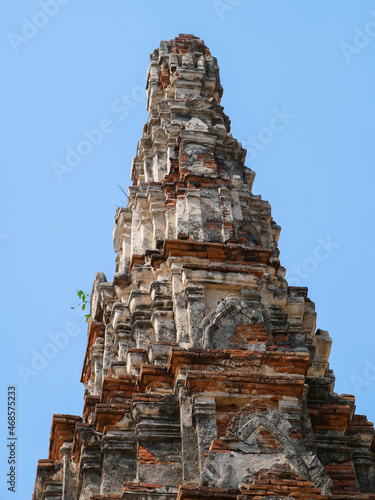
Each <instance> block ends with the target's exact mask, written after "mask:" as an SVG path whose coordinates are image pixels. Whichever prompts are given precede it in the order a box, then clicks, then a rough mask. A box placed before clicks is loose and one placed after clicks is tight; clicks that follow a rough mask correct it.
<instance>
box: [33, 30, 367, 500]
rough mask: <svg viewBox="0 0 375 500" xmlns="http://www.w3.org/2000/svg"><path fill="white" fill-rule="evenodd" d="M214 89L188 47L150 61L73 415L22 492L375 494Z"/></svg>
mask: <svg viewBox="0 0 375 500" xmlns="http://www.w3.org/2000/svg"><path fill="white" fill-rule="evenodd" d="M222 93H223V89H222V87H221V85H220V79H219V68H218V65H217V61H216V59H215V58H214V57H212V56H211V54H210V52H209V50H208V48H207V47H206V46H205V44H204V43H203V41H202V40H201V39H199V38H196V37H194V36H192V35H180V36H179V37H177V38H175V39H174V40H171V41H169V42H161V44H160V48H159V49H157V50H155V51H154V52H153V53H152V54H151V63H150V69H149V72H148V79H147V96H148V101H147V108H148V111H149V118H148V121H147V123H146V124H145V126H144V128H143V132H142V137H141V139H140V140H139V142H138V147H137V154H136V156H135V158H134V159H133V163H132V170H131V178H132V181H133V185H132V186H131V187H130V188H129V203H128V206H127V207H126V208H118V209H117V211H116V218H115V228H114V235H113V241H114V248H115V252H116V254H117V257H116V272H115V275H114V278H113V281H112V282H108V281H107V279H106V277H105V276H104V274H103V273H98V274H97V276H96V278H95V281H94V285H93V289H92V293H91V318H90V320H89V326H88V337H87V350H86V355H85V358H84V364H83V370H82V378H81V381H82V382H83V384H84V385H85V398H84V407H83V415H82V417H78V416H71V415H54V417H53V420H52V430H51V437H50V448H49V457H48V459H47V460H40V461H39V462H38V469H37V477H36V483H35V490H34V495H33V499H34V500H52V499H53V500H90V499H91V500H109V499H112V500H113V499H121V500H143V499H148V500H149V499H150V500H151V499H155V500H169V499H170V500H175V499H178V500H182V499H184V500H201V499H210V498H214V499H216V500H224V499H225V500H255V499H265V498H267V499H270V500H271V499H274V500H277V499H279V500H280V499H282V498H285V497H287V498H289V499H305V500H329V499H332V500H333V499H337V500H338V499H340V500H349V499H353V500H354V499H360V500H374V499H375V494H374V492H375V462H374V449H375V445H374V428H373V425H372V423H371V422H368V421H367V419H366V417H364V416H361V415H356V413H355V404H354V398H353V396H350V395H341V396H339V395H338V394H336V393H335V392H334V382H335V378H334V375H333V372H332V370H330V368H329V363H328V357H329V353H330V349H331V338H330V336H329V335H328V333H327V332H326V331H324V330H320V329H318V330H317V329H316V313H315V308H314V303H313V302H312V301H311V300H310V299H309V298H308V295H307V288H303V287H295V286H288V283H287V281H286V280H285V268H284V267H282V266H281V265H280V260H279V250H278V246H277V241H278V237H279V233H280V227H279V226H278V225H277V224H276V223H275V221H274V220H273V219H272V217H271V207H270V205H269V203H268V202H267V201H264V200H262V199H261V197H260V196H257V195H254V194H252V184H253V180H254V175H255V174H254V172H253V171H252V170H250V169H249V168H247V167H245V165H244V162H245V156H246V151H245V150H244V149H243V148H242V146H241V144H240V143H239V142H238V141H237V140H236V139H235V138H234V137H233V136H232V135H231V133H230V121H229V118H228V117H227V116H226V115H225V114H224V112H223V108H222V106H221V105H220V99H221V96H222Z"/></svg>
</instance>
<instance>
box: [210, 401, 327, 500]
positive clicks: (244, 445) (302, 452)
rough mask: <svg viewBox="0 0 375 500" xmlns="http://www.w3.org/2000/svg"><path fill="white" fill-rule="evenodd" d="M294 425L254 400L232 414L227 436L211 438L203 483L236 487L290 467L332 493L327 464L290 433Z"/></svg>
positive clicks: (220, 486) (230, 487)
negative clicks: (268, 471)
mask: <svg viewBox="0 0 375 500" xmlns="http://www.w3.org/2000/svg"><path fill="white" fill-rule="evenodd" d="M291 429H292V425H291V424H290V422H288V420H287V419H286V418H284V417H283V416H282V415H281V413H280V412H279V411H278V410H275V409H274V408H271V407H269V406H267V405H266V404H264V403H263V402H262V401H261V400H252V401H251V402H250V403H249V404H247V405H246V406H245V407H244V408H242V409H241V410H240V411H239V412H237V413H236V415H235V416H234V417H233V418H232V420H231V422H230V424H229V426H228V429H227V432H226V436H225V437H224V438H222V439H216V440H215V439H214V440H213V441H212V443H211V447H210V451H209V453H208V457H207V459H206V461H205V462H204V465H203V470H202V476H201V484H202V485H203V486H210V487H211V486H212V487H213V486H215V487H219V488H228V489H235V488H238V486H239V484H240V483H243V484H250V483H251V481H252V479H253V477H254V476H255V475H256V474H258V473H261V472H262V471H265V470H280V469H289V470H291V471H295V472H297V473H298V474H299V475H300V476H302V477H305V478H307V479H308V480H310V481H312V482H314V483H315V486H316V487H318V488H321V491H322V493H323V494H329V493H330V492H331V488H332V481H331V479H329V478H328V476H327V475H326V473H325V470H324V467H323V466H322V464H321V463H320V461H319V459H318V458H317V456H316V454H314V453H312V452H311V451H307V450H306V447H305V445H304V442H303V440H302V439H293V438H291V437H290V431H291Z"/></svg>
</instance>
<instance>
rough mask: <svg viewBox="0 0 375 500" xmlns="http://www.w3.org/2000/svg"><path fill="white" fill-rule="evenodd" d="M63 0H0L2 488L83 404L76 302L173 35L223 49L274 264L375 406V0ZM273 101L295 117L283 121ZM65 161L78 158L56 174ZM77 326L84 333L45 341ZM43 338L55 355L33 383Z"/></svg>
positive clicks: (337, 363)
mask: <svg viewBox="0 0 375 500" xmlns="http://www.w3.org/2000/svg"><path fill="white" fill-rule="evenodd" d="M60 2H61V3H58V4H56V5H57V6H58V7H56V6H55V8H54V9H53V5H52V4H51V5H50V7H49V8H48V6H47V7H46V5H45V9H47V10H48V13H46V10H45V11H44V14H43V9H42V7H41V6H42V5H43V4H46V3H47V0H40V1H38V0H18V1H17V2H6V5H4V6H3V7H2V15H1V21H0V23H1V38H0V50H1V55H2V78H1V80H2V81H1V93H0V99H1V109H2V147H1V168H2V182H1V186H0V189H1V204H2V207H1V214H2V218H1V222H0V256H1V265H2V267H1V277H2V291H1V293H2V297H1V306H2V307H1V309H2V318H1V324H2V331H3V336H2V338H3V340H2V351H3V356H2V363H1V372H2V377H1V380H2V391H1V401H0V405H1V419H0V426H1V427H0V434H1V438H2V439H1V441H0V445H1V455H0V457H1V467H0V470H2V471H7V469H8V467H7V464H6V444H5V439H6V437H7V435H6V432H7V429H6V418H5V403H6V389H7V386H8V385H17V389H18V408H17V410H18V419H17V436H18V449H17V453H18V463H17V474H18V478H17V483H18V490H17V493H16V494H11V493H8V491H7V489H6V478H5V472H2V476H1V477H0V492H1V494H0V496H1V498H2V499H3V498H4V499H6V498H13V499H14V498H16V499H22V500H23V499H25V498H30V497H31V494H32V489H33V483H34V478H35V471H36V465H37V460H38V459H39V458H47V455H48V445H49V433H50V425H51V419H52V414H53V413H68V414H81V412H82V407H83V387H82V384H80V382H79V378H80V373H81V368H82V362H83V357H84V352H85V345H86V324H85V322H84V319H83V318H82V316H80V315H78V314H77V313H76V312H75V311H73V310H71V306H73V305H75V304H76V303H77V300H76V297H75V290H76V289H77V288H82V289H84V290H87V291H90V290H91V285H92V281H93V279H94V277H95V274H96V272H97V271H103V272H104V273H105V274H106V276H107V279H108V280H111V278H112V276H113V272H114V261H115V254H114V251H113V247H112V228H113V220H114V214H115V207H116V205H122V204H123V202H124V196H123V195H122V193H121V191H120V190H119V188H118V187H117V183H118V184H120V185H121V186H123V187H124V188H126V187H127V186H128V184H129V179H130V164H131V158H132V156H134V154H135V152H136V145H137V140H138V139H139V138H140V135H141V131H142V126H143V123H144V122H145V121H146V119H147V114H146V100H145V94H144V90H143V91H142V89H143V88H144V81H145V75H146V70H147V67H148V63H149V54H150V52H151V51H153V50H154V49H155V48H157V47H158V46H159V41H160V40H161V39H163V40H169V39H171V38H173V37H175V36H177V35H178V34H179V33H193V34H194V35H196V36H199V37H201V38H202V39H203V40H204V41H205V42H206V44H207V46H208V47H209V48H210V49H211V52H212V54H213V55H214V56H216V57H217V58H218V62H219V66H220V68H221V79H222V84H223V86H224V96H223V99H222V104H223V106H224V108H225V112H226V113H227V114H228V115H229V117H230V119H231V121H232V133H233V135H234V136H235V137H236V138H237V139H238V140H239V141H240V142H242V143H243V144H244V147H247V149H248V151H249V153H248V161H247V165H248V166H250V167H251V168H252V169H253V170H255V172H256V174H257V175H256V179H255V183H254V193H255V194H261V195H262V197H263V198H264V199H266V200H269V201H270V203H271V206H272V213H273V217H274V219H275V220H276V222H277V223H279V224H280V225H281V227H282V232H281V238H280V250H281V262H282V264H283V265H284V266H285V267H286V268H287V269H288V270H289V274H288V276H289V278H290V280H291V281H293V283H295V284H301V285H306V286H308V287H309V296H310V298H311V299H312V300H313V301H314V302H315V303H316V309H317V312H318V327H319V328H322V329H325V330H328V331H329V332H330V334H331V336H332V337H333V348H332V353H331V358H330V360H331V367H332V368H333V369H334V371H335V374H336V377H337V382H336V391H337V392H338V393H352V394H355V395H356V399H357V411H358V412H359V413H366V414H367V415H368V417H369V418H370V420H371V419H374V418H375V398H374V387H375V371H374V368H375V350H374V334H375V327H374V318H373V314H372V312H373V310H374V305H373V304H374V299H375V292H374V264H373V261H372V255H371V254H372V250H373V248H374V244H375V241H374V239H375V238H374V231H373V221H374V182H375V178H374V177H375V175H374V133H375V120H374V116H375V99H374V87H375V85H374V79H375V64H374V62H375V6H374V3H373V1H371V0H362V1H361V2H352V1H350V0H331V1H330V2H327V1H326V0H304V1H303V2H301V1H300V0H285V1H283V2H280V1H279V0H243V1H242V2H241V1H240V0H223V1H222V2H215V1H213V0H199V1H195V0H191V1H189V2H188V3H187V2H176V1H173V2H172V1H166V0H164V1H163V2H154V1H151V0H149V1H145V0H143V1H139V0H138V1H137V2H127V1H125V0H122V1H120V0H105V1H99V0H81V1H75V0H71V1H67V0H64V2H63V0H60ZM52 3H53V2H52ZM366 33H367V34H366ZM121 99H122V100H123V104H121ZM277 113H279V114H280V113H281V114H284V120H285V123H284V124H283V125H284V127H282V126H281V121H280V120H279V121H277V123H278V125H279V126H278V130H275V131H272V130H271V128H270V127H271V125H272V124H275V123H276V122H275V119H274V117H275V116H277ZM285 113H286V114H285ZM103 120H104V122H103ZM99 124H100V125H101V126H102V127H106V130H107V132H106V133H105V134H103V138H102V140H101V142H100V140H99V139H98V138H97V145H96V146H93V147H92V148H91V149H92V151H91V152H89V153H90V154H87V153H88V151H87V150H84V149H82V148H81V151H83V153H84V154H86V156H84V157H82V158H81V159H79V158H78V159H77V158H76V160H75V162H76V163H77V164H78V163H79V164H78V165H77V166H75V167H72V166H70V167H69V165H67V164H66V155H67V151H68V150H67V148H68V149H69V148H73V149H74V150H76V149H77V145H79V143H80V141H82V140H83V139H85V131H86V133H89V132H90V131H91V130H92V129H96V128H98V126H99ZM255 141H256V142H255ZM99 142H100V144H99ZM70 151H71V150H70ZM69 161H70V163H71V165H72V162H73V161H74V160H73V159H72V158H70V159H69ZM54 162H59V163H60V164H65V165H66V166H68V167H69V168H71V170H70V171H64V173H62V174H61V175H60V180H61V182H59V179H58V176H57V175H56V172H55V171H54V170H53V167H52V165H53V164H55V163H54ZM55 165H56V164H55ZM60 169H61V167H60ZM67 170H68V169H67ZM72 323H73V324H75V325H76V326H74V325H73V326H72V325H71V324H72ZM66 328H73V330H74V328H76V330H75V331H74V333H77V329H78V328H79V329H80V330H81V332H80V333H79V334H78V335H76V336H70V337H66V339H68V340H67V341H66V342H65V344H66V345H64V348H60V349H58V350H57V352H54V351H53V349H52V351H51V350H50V351H48V348H46V346H47V345H48V344H50V343H51V337H53V336H56V335H57V334H58V333H59V332H62V331H64V330H65V329H66ZM71 333H72V331H71ZM43 349H44V350H45V349H47V353H49V355H50V357H52V358H53V359H50V360H47V361H46V362H44V363H43V362H42V361H40V360H39V365H38V370H34V373H33V374H30V372H28V375H29V376H28V377H25V375H24V377H23V378H22V376H21V374H20V370H25V367H26V370H27V369H29V370H31V369H33V368H32V361H33V358H34V357H35V355H36V353H39V354H41V353H43ZM35 363H36V362H35V360H34V364H35ZM372 367H374V368H372ZM355 377H357V378H355ZM25 378H26V382H27V385H26V383H25ZM353 380H354V382H353ZM3 408H4V409H3Z"/></svg>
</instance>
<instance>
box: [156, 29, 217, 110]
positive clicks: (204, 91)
mask: <svg viewBox="0 0 375 500" xmlns="http://www.w3.org/2000/svg"><path fill="white" fill-rule="evenodd" d="M150 59H151V62H150V70H149V72H148V77H147V92H148V110H149V111H151V109H152V108H153V107H154V106H155V103H156V102H158V101H160V100H161V99H168V98H170V99H173V98H174V99H186V98H194V97H199V96H201V97H205V98H212V97H213V98H214V99H215V101H216V102H217V103H218V104H219V103H220V99H221V96H222V95H223V88H222V86H221V85H220V76H219V67H218V65H217V60H216V58H215V57H212V55H211V53H210V51H209V49H208V48H207V47H206V45H205V44H204V42H203V40H202V39H201V38H197V37H195V36H194V35H182V34H181V35H179V36H178V37H176V38H174V39H173V40H169V42H165V41H161V42H160V47H159V49H155V50H154V51H153V52H152V53H151V55H150Z"/></svg>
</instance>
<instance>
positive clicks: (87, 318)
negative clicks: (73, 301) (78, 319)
mask: <svg viewBox="0 0 375 500" xmlns="http://www.w3.org/2000/svg"><path fill="white" fill-rule="evenodd" d="M90 316H91V314H85V318H86V323H88V322H89V318H90Z"/></svg>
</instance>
